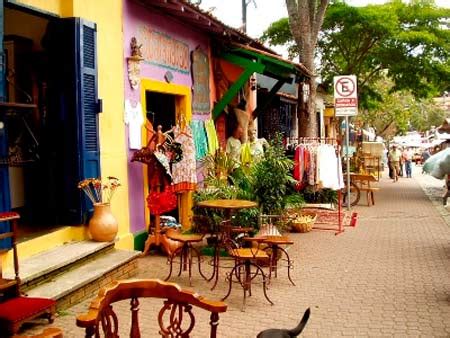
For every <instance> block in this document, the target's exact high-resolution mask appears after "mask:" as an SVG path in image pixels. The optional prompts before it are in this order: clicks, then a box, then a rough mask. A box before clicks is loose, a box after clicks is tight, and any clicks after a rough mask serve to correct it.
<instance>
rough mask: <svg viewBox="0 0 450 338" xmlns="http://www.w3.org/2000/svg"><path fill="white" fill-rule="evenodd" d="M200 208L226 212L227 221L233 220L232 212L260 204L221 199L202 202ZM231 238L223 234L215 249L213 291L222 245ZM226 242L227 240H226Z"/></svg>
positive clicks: (198, 204) (216, 279) (217, 276)
mask: <svg viewBox="0 0 450 338" xmlns="http://www.w3.org/2000/svg"><path fill="white" fill-rule="evenodd" d="M197 206H198V207H201V208H208V209H217V210H224V211H225V217H226V220H228V221H230V220H231V214H232V212H234V211H236V210H240V209H249V208H256V207H257V206H258V203H256V202H253V201H247V200H238V199H227V200H225V199H220V200H206V201H202V202H198V203H197ZM227 236H230V234H225V233H224V234H222V236H221V237H222V238H221V239H220V240H218V241H217V242H218V243H217V244H216V247H215V249H214V257H213V268H214V270H213V274H212V276H211V277H210V278H209V281H211V280H213V279H214V280H215V281H214V285H213V286H212V288H211V290H213V289H214V288H215V287H216V285H217V282H218V280H219V259H220V249H221V244H222V242H223V240H224V237H227ZM225 240H226V239H225Z"/></svg>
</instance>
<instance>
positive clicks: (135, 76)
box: [127, 36, 144, 89]
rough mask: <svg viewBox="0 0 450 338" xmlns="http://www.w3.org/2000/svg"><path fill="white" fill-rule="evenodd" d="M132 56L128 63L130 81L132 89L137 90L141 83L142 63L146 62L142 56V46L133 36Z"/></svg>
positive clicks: (131, 44) (131, 43)
mask: <svg viewBox="0 0 450 338" xmlns="http://www.w3.org/2000/svg"><path fill="white" fill-rule="evenodd" d="M130 48H131V56H130V57H128V58H127V62H128V80H129V81H130V86H131V88H132V89H137V88H138V87H139V83H140V81H141V61H142V60H144V58H143V56H142V50H141V48H142V44H141V45H140V44H138V42H137V40H136V38H135V37H134V36H133V37H132V38H131V42H130Z"/></svg>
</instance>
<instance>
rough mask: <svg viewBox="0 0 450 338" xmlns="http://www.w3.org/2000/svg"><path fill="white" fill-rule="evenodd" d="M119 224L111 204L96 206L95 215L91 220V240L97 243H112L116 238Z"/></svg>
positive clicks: (97, 204)
mask: <svg viewBox="0 0 450 338" xmlns="http://www.w3.org/2000/svg"><path fill="white" fill-rule="evenodd" d="M118 229H119V224H118V223H117V220H116V218H115V217H114V215H113V214H112V212H111V205H110V204H109V203H96V204H94V214H93V215H92V217H91V219H90V220H89V232H90V234H91V238H92V239H93V240H94V241H97V242H111V241H113V240H114V238H116V235H117V231H118Z"/></svg>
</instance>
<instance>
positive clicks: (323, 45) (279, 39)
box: [262, 0, 450, 110]
mask: <svg viewBox="0 0 450 338" xmlns="http://www.w3.org/2000/svg"><path fill="white" fill-rule="evenodd" d="M449 27H450V9H444V8H437V7H436V6H435V5H434V2H433V1H430V0H415V1H411V2H410V3H409V4H405V3H402V2H401V1H399V0H394V1H391V2H389V3H386V4H382V5H368V6H365V7H351V6H349V5H347V4H345V3H344V2H343V1H334V2H333V3H332V4H330V5H329V6H328V8H327V12H326V15H325V20H324V22H323V25H322V31H321V33H320V37H319V41H318V46H317V49H316V52H317V53H316V56H317V57H318V58H319V59H320V65H321V66H320V70H319V73H320V74H321V76H322V79H323V81H324V83H325V84H331V83H332V79H333V76H335V75H337V74H355V75H356V76H357V77H358V90H359V96H360V97H359V102H360V106H361V108H363V109H369V110H370V109H372V105H373V104H374V101H376V100H377V99H378V100H379V99H380V93H379V92H377V91H376V90H375V89H374V88H372V85H373V83H374V82H375V81H377V80H379V79H380V78H383V77H384V74H385V73H384V72H385V70H387V71H388V75H389V77H390V78H391V79H392V80H393V83H394V85H393V87H392V89H391V90H392V91H409V92H411V93H412V95H414V96H415V97H430V96H433V95H434V96H436V95H439V94H440V93H442V92H443V91H444V90H448V89H449V87H450V58H449V56H450V30H449ZM262 38H263V39H264V40H265V41H268V42H269V43H271V44H274V45H277V44H287V45H288V46H289V47H290V49H289V51H290V52H291V53H295V51H296V50H298V49H296V48H293V46H294V45H295V42H294V39H293V37H292V35H291V33H290V31H289V25H288V20H287V19H281V20H279V21H277V22H274V23H273V24H272V25H271V26H270V27H269V28H268V29H267V30H266V31H265V32H264V34H263V36H262ZM331 87H332V86H331Z"/></svg>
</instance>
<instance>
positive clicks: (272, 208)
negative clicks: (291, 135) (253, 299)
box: [194, 135, 303, 228]
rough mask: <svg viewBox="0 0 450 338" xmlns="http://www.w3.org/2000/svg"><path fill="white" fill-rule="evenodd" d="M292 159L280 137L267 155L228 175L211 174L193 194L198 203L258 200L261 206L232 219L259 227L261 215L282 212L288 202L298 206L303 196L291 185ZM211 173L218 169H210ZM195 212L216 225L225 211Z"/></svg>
mask: <svg viewBox="0 0 450 338" xmlns="http://www.w3.org/2000/svg"><path fill="white" fill-rule="evenodd" d="M292 167H293V162H292V161H291V160H290V159H288V158H287V157H286V156H285V154H284V149H283V146H282V144H281V137H280V135H278V136H277V137H276V138H275V141H272V143H271V144H270V146H269V147H268V148H267V149H266V151H265V156H264V158H263V159H262V160H261V161H259V162H257V163H254V164H253V165H251V166H250V167H249V168H237V169H235V170H234V171H232V172H230V173H229V174H228V176H227V177H225V178H217V177H215V176H213V175H208V177H207V179H206V181H205V184H206V186H207V188H206V189H203V190H199V191H197V192H196V193H195V194H194V202H195V204H196V203H198V202H200V201H205V200H210V199H245V200H250V201H257V202H258V203H259V208H251V209H245V210H241V211H240V212H238V213H237V214H236V215H235V217H234V219H233V222H235V223H236V224H240V225H245V226H253V227H255V228H256V227H257V224H258V215H259V213H260V212H263V213H265V214H273V213H280V212H281V210H282V209H283V208H284V207H285V206H286V204H287V203H289V204H293V205H295V206H299V205H301V204H302V203H303V199H302V197H301V196H299V195H298V194H297V195H296V194H295V193H292V191H291V190H290V186H291V185H293V183H294V182H295V181H294V179H293V178H292V176H291V175H290V171H291V169H292ZM211 170H212V171H211V172H217V170H215V169H213V168H212V169H211ZM194 214H196V215H205V216H208V217H210V218H211V219H212V220H213V223H214V224H215V225H216V226H217V225H218V224H219V223H220V222H221V221H222V220H223V218H224V214H223V212H220V211H215V210H208V209H203V208H198V207H194Z"/></svg>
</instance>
